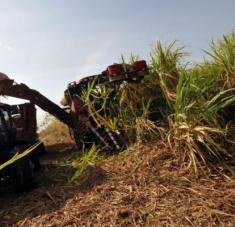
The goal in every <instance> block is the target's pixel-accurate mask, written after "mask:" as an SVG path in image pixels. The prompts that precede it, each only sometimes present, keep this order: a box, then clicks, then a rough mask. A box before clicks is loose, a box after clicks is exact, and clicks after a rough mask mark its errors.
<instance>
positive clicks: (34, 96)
mask: <svg viewBox="0 0 235 227" xmlns="http://www.w3.org/2000/svg"><path fill="white" fill-rule="evenodd" d="M147 72H148V67H147V64H146V62H145V61H143V60H141V61H136V62H134V63H133V64H131V65H130V64H114V65H110V66H108V67H107V69H106V70H105V71H103V72H102V73H101V74H98V75H93V76H89V77H85V78H83V79H82V80H80V81H77V82H72V83H70V84H69V85H68V87H67V89H66V90H65V92H64V96H63V98H62V100H61V104H62V105H63V106H64V107H63V108H61V107H60V106H58V105H57V104H55V103H54V102H52V101H50V100H49V99H48V98H46V97H45V96H43V95H42V94H41V93H39V92H38V91H36V90H33V89H31V88H29V87H28V86H27V85H25V84H18V83H16V82H15V81H14V80H12V79H9V78H8V77H7V76H6V75H5V74H0V95H1V96H10V97H15V98H21V99H24V100H28V101H29V103H28V104H26V105H28V108H29V106H31V108H35V107H34V105H37V106H39V107H40V108H41V109H43V110H44V111H46V112H48V113H50V114H52V115H53V116H55V117H56V118H57V119H59V120H60V121H61V122H63V123H64V124H66V125H67V126H68V127H69V128H70V129H71V131H72V134H73V136H74V139H75V142H76V144H77V145H78V149H82V148H83V147H90V146H91V144H94V143H95V144H96V145H97V146H98V147H100V148H101V149H102V150H105V151H107V152H115V151H120V150H122V149H123V148H124V147H125V144H124V142H123V140H122V138H121V135H120V134H119V133H118V132H114V131H113V130H111V128H110V127H108V125H102V126H100V125H97V124H96V122H94V121H93V120H92V117H91V116H90V114H89V111H88V107H87V105H86V104H85V102H84V101H83V100H82V98H81V95H82V92H83V91H86V90H87V89H88V88H89V86H90V84H93V86H110V85H111V86H113V87H119V86H120V85H121V84H122V82H124V81H125V82H127V83H135V82H140V81H141V80H142V78H143V77H144V75H145V74H146V73H147ZM8 108H9V106H8ZM0 109H1V108H0ZM29 113H30V112H29ZM31 113H32V114H33V115H34V116H36V112H35V113H34V112H31ZM30 117H31V118H32V115H31V116H30V114H29V115H28V116H27V118H30ZM27 118H25V119H27ZM34 125H35V123H34ZM33 132H34V134H36V128H34V126H32V128H31V136H32V134H33ZM25 135H26V134H25ZM23 137H24V136H23ZM24 139H25V141H28V140H29V139H27V138H23V139H22V140H24ZM32 141H33V140H32ZM15 143H16V139H15V141H14V139H13V140H12V139H11V141H10V144H11V145H12V147H14V144H15ZM0 146H1V147H0V149H1V148H2V147H4V146H3V145H0ZM5 147H6V146H5ZM10 150H11V149H10ZM6 153H7V152H6ZM9 153H11V152H9ZM13 153H14V152H13ZM1 156H3V155H2V152H1V150H0V165H1V162H4V160H5V159H6V158H5V159H3V160H1ZM9 156H11V155H9ZM8 158H9V157H8ZM0 172H1V170H0Z"/></svg>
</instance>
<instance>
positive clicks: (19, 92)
mask: <svg viewBox="0 0 235 227" xmlns="http://www.w3.org/2000/svg"><path fill="white" fill-rule="evenodd" d="M0 95H5V96H11V97H15V98H21V99H26V100H29V101H30V102H31V103H33V104H35V105H37V106H39V107H40V108H42V109H43V110H44V111H46V112H48V113H50V114H52V115H53V116H55V117H56V118H57V119H59V120H60V121H62V122H63V123H65V124H66V125H68V126H69V127H72V128H74V125H73V121H72V118H71V116H70V114H69V113H67V112H66V111H65V110H63V109H62V108H60V107H59V106H58V105H56V104H55V103H54V102H52V101H50V100H49V99H48V98H46V97H45V96H43V95H42V94H41V93H39V92H38V91H36V90H33V89H30V88H29V87H28V86H26V85H25V84H17V83H15V82H14V80H10V79H9V80H4V81H0Z"/></svg>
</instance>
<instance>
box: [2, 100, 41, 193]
mask: <svg viewBox="0 0 235 227" xmlns="http://www.w3.org/2000/svg"><path fill="white" fill-rule="evenodd" d="M36 127H37V125H36V108H35V106H34V105H33V104H32V103H25V104H20V105H7V104H3V103H0V152H1V153H0V166H1V165H2V164H4V163H5V162H7V161H8V160H10V159H12V158H13V157H15V156H16V155H17V154H20V153H22V152H23V151H25V150H26V149H27V148H28V147H30V146H31V145H33V144H35V143H36V142H37V141H38V137H37V133H36ZM44 153H45V148H44V146H43V144H42V143H40V145H39V146H37V147H36V148H35V149H34V150H33V151H32V152H31V153H30V154H29V155H27V156H25V157H23V158H21V159H19V160H16V161H15V162H14V163H12V164H11V165H8V166H6V167H5V168H3V169H2V170H1V171H0V184H5V183H6V182H7V184H8V183H9V182H10V185H12V186H13V189H14V190H15V191H16V192H22V191H24V190H25V189H29V188H31V187H32V186H33V183H34V181H33V175H34V172H35V171H37V170H40V169H41V166H40V162H39V158H40V156H41V155H42V154H44Z"/></svg>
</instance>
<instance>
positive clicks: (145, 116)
mask: <svg viewBox="0 0 235 227" xmlns="http://www.w3.org/2000/svg"><path fill="white" fill-rule="evenodd" d="M175 46H176V43H175V42H172V43H170V44H169V45H168V46H167V47H163V45H162V44H161V42H157V45H156V47H155V48H153V49H152V50H151V54H150V60H149V67H150V70H149V74H148V75H146V76H145V78H144V80H143V81H142V82H141V83H136V84H128V83H124V84H123V85H122V86H121V87H120V88H119V89H114V88H113V87H108V86H107V87H104V86H103V87H95V86H94V84H90V87H89V89H88V90H86V91H84V92H83V100H84V101H85V103H86V104H87V107H88V110H89V113H90V116H91V117H92V118H93V119H94V121H95V122H96V123H97V124H98V125H100V124H106V125H108V126H109V127H111V128H112V129H113V130H114V131H119V132H121V133H122V134H124V135H125V137H126V141H128V143H129V145H131V144H134V143H137V144H141V143H145V142H149V141H151V140H159V139H161V140H163V141H165V143H167V144H168V145H169V146H170V148H171V150H172V154H174V155H176V156H177V158H178V161H179V163H180V165H181V166H182V167H183V168H186V169H188V170H189V171H190V172H192V173H194V174H195V175H197V174H198V171H199V169H205V167H206V168H208V169H209V168H211V167H215V166H216V165H218V164H219V165H220V166H221V165H222V166H223V167H225V166H226V168H227V167H228V166H227V165H225V163H228V162H229V160H231V159H233V157H234V153H233V149H234V143H235V142H234V141H235V138H234V128H235V122H234V116H233V111H234V110H235V105H234V103H235V34H234V33H232V34H229V35H226V36H224V37H223V39H221V40H218V41H213V42H212V44H211V51H210V52H206V54H207V56H208V57H207V58H205V59H204V62H202V63H201V64H198V65H194V66H192V67H188V62H186V63H184V62H185V58H186V57H187V56H188V53H186V52H184V48H176V47H175ZM136 59H138V56H134V55H132V56H131V57H130V59H129V61H127V62H128V63H131V62H133V61H134V60H136ZM121 61H122V62H126V61H125V59H124V57H123V56H122V57H121ZM92 150H93V149H92ZM88 154H89V155H88V156H89V159H92V160H93V159H94V158H93V157H91V155H92V154H94V157H95V156H96V155H97V153H95V152H92V153H91V155H90V152H89V153H88ZM86 156H87V155H86ZM82 163H83V162H81V163H80V164H79V165H78V167H79V168H80V169H81V170H83V169H84V166H86V165H87V162H85V164H84V165H83V164H82ZM78 175H80V174H78Z"/></svg>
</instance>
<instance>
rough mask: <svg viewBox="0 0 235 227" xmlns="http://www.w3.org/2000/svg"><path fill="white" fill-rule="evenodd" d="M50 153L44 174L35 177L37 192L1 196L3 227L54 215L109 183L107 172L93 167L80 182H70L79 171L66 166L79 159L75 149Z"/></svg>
mask: <svg viewBox="0 0 235 227" xmlns="http://www.w3.org/2000/svg"><path fill="white" fill-rule="evenodd" d="M47 150H48V154H47V155H46V156H45V157H43V159H42V165H43V170H42V171H41V172H40V173H39V174H38V175H36V176H35V178H36V181H37V184H38V186H37V187H36V188H35V189H33V190H31V191H29V192H25V193H22V194H20V195H16V194H14V193H12V192H9V191H8V192H4V194H1V195H0V226H9V225H13V224H14V223H17V222H18V221H22V220H24V219H30V218H33V217H36V216H38V215H43V214H48V213H52V212H53V211H56V210H59V209H60V208H61V207H63V206H65V205H66V203H67V201H69V200H70V199H72V198H73V197H74V196H76V195H77V194H80V195H81V196H82V195H84V194H86V193H88V192H89V191H90V190H91V189H92V188H93V187H94V186H96V185H100V184H102V183H103V182H105V181H106V178H107V176H106V172H105V171H104V170H103V169H102V168H100V167H93V166H92V167H89V168H87V170H86V171H85V173H84V174H83V176H82V179H81V180H79V182H70V179H71V177H72V175H73V173H74V171H75V170H74V169H72V168H71V166H69V165H66V164H65V163H66V162H69V160H70V159H71V158H73V157H74V156H77V155H78V154H77V152H76V150H75V149H74V147H72V146H71V145H70V146H69V144H55V145H51V146H48V147H47ZM6 190H7V189H6Z"/></svg>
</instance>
